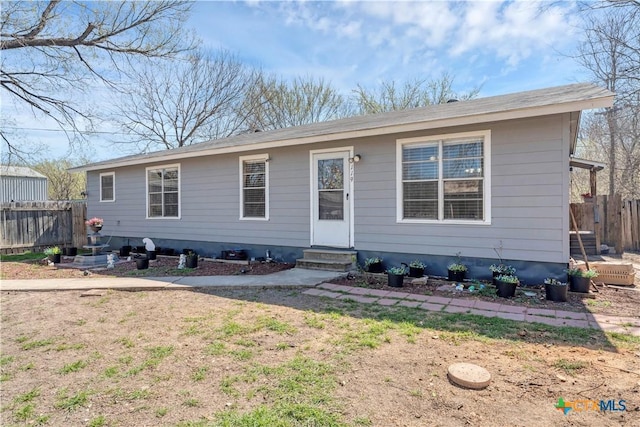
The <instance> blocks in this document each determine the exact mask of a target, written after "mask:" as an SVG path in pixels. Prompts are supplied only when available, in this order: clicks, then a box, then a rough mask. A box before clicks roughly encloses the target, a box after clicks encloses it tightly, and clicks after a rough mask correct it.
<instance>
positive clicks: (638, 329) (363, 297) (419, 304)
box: [302, 283, 640, 336]
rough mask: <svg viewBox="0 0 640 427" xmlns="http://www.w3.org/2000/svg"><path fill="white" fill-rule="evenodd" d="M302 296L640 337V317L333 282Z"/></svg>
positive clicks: (317, 287) (319, 286)
mask: <svg viewBox="0 0 640 427" xmlns="http://www.w3.org/2000/svg"><path fill="white" fill-rule="evenodd" d="M302 293H303V294H305V295H312V296H320V297H326V298H332V299H341V300H346V299H348V300H351V301H355V302H359V303H363V304H374V303H375V304H379V305H383V306H387V307H391V306H399V307H408V308H419V309H422V310H427V311H433V312H443V313H468V314H475V315H478V316H484V317H499V318H501V319H508V320H515V321H518V322H526V323H534V322H535V323H542V324H546V325H550V326H570V327H574V328H591V329H600V330H602V331H604V332H618V333H623V334H629V335H633V336H640V318H629V317H619V316H609V315H603V314H592V313H581V312H576V311H566V310H550V309H546V308H545V309H543V308H534V307H523V306H516V305H509V304H501V303H494V302H488V301H482V300H472V299H458V298H454V297H453V298H446V297H440V296H430V295H420V294H410V293H407V292H396V291H384V290H380V289H367V288H360V287H352V286H344V285H336V284H333V283H321V284H319V285H317V286H316V287H314V288H311V289H307V290H306V291H304V292H302ZM626 325H631V326H626Z"/></svg>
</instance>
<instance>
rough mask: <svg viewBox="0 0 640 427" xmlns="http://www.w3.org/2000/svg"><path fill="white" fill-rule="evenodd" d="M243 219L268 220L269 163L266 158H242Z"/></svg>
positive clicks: (241, 207)
mask: <svg viewBox="0 0 640 427" xmlns="http://www.w3.org/2000/svg"><path fill="white" fill-rule="evenodd" d="M240 163H241V165H242V166H241V168H242V169H241V170H242V173H241V180H242V181H241V192H242V201H241V206H240V209H241V218H246V219H267V213H268V200H267V199H268V192H267V182H268V166H267V165H268V163H267V157H266V156H259V157H250V158H241V159H240Z"/></svg>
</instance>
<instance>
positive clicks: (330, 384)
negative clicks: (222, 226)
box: [0, 289, 640, 427]
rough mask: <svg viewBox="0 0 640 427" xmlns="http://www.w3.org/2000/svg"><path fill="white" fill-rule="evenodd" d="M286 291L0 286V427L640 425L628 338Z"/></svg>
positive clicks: (638, 354)
mask: <svg viewBox="0 0 640 427" xmlns="http://www.w3.org/2000/svg"><path fill="white" fill-rule="evenodd" d="M300 292H301V291H299V290H285V289H280V290H236V291H221V290H218V291H204V290H197V291H158V292H118V291H109V292H107V293H106V294H105V295H103V296H96V297H84V298H83V297H80V293H79V292H74V291H69V292H43V293H13V292H11V293H9V292H3V293H2V295H1V299H0V305H1V308H2V319H1V321H2V337H1V344H2V347H1V348H2V354H1V356H0V369H1V375H2V377H1V378H2V409H1V412H0V424H2V425H51V426H94V427H95V426H134V425H136V426H138V425H139V426H152V425H171V426H176V425H177V426H209V425H210V426H218V425H220V426H311V425H314V426H456V427H457V426H463V425H470V426H542V425H549V426H551V425H572V426H595V425H597V426H620V425H622V426H639V425H640V369H639V366H640V339H637V338H633V337H629V336H625V335H617V334H607V335H604V334H602V333H601V332H600V331H595V330H583V329H572V328H554V327H544V326H542V325H537V324H522V323H517V322H512V321H508V320H503V319H488V318H477V317H474V316H470V315H466V314H441V313H439V314H435V313H429V312H425V311H422V310H419V309H409V308H402V307H395V308H389V307H382V306H378V305H366V304H358V303H355V302H352V301H340V300H329V299H323V298H319V297H312V296H306V295H301V293H300ZM459 361H466V362H471V363H476V364H479V365H481V366H484V367H485V368H486V369H488V370H489V372H491V374H492V383H491V385H490V386H489V387H488V388H487V389H485V390H480V391H473V390H467V389H462V388H459V387H457V386H454V385H453V384H451V383H450V382H449V381H448V379H447V375H446V372H447V367H448V366H449V364H451V363H454V362H459ZM561 397H562V398H563V399H564V401H565V402H573V401H577V400H594V401H598V402H599V401H600V400H605V401H608V400H610V399H611V400H615V402H616V403H617V404H618V405H617V406H616V408H618V409H621V406H620V405H619V403H620V401H621V400H623V401H624V402H623V403H624V405H625V408H626V410H625V411H606V412H599V411H598V412H595V411H582V412H580V411H575V410H574V411H569V413H568V414H567V415H564V414H563V412H562V411H560V410H558V409H556V408H555V405H556V403H557V402H558V399H559V398H561Z"/></svg>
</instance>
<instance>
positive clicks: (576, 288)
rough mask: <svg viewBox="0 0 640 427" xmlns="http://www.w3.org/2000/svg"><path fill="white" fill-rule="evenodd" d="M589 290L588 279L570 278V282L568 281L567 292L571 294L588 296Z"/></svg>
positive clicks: (589, 280)
mask: <svg viewBox="0 0 640 427" xmlns="http://www.w3.org/2000/svg"><path fill="white" fill-rule="evenodd" d="M589 288H591V278H590V277H578V276H571V280H570V281H569V290H570V291H571V292H580V293H583V294H588V293H589Z"/></svg>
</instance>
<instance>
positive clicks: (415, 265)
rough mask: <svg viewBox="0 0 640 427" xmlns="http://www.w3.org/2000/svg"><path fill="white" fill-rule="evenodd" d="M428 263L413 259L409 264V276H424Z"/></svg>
mask: <svg viewBox="0 0 640 427" xmlns="http://www.w3.org/2000/svg"><path fill="white" fill-rule="evenodd" d="M425 268H427V265H426V264H425V263H424V262H422V261H420V260H417V259H416V260H413V261H411V263H410V264H409V277H422V276H424V269H425Z"/></svg>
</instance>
